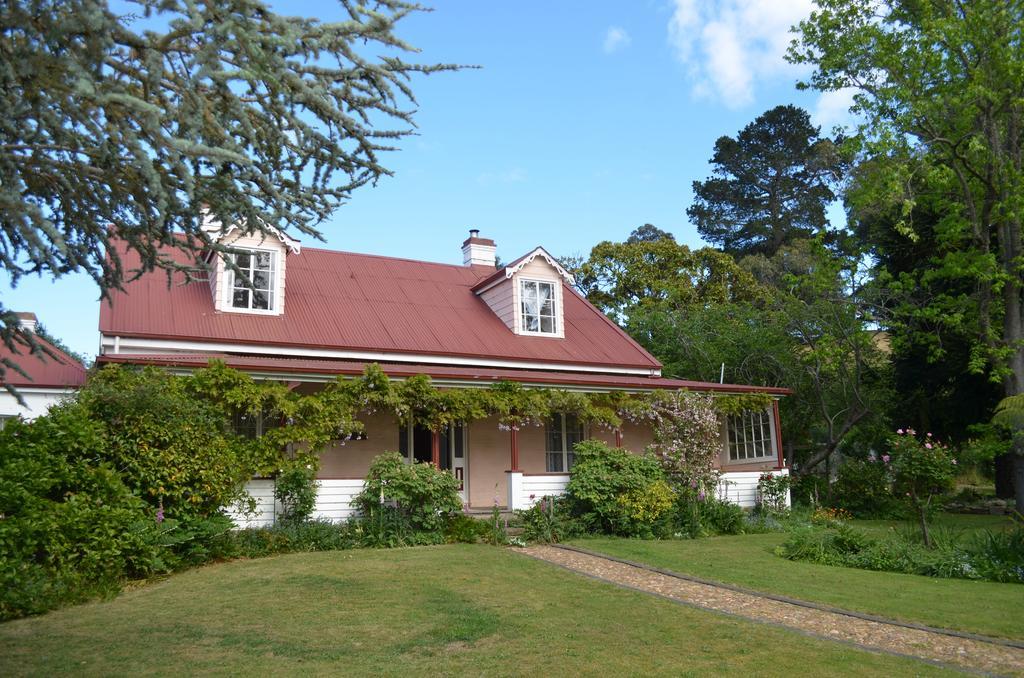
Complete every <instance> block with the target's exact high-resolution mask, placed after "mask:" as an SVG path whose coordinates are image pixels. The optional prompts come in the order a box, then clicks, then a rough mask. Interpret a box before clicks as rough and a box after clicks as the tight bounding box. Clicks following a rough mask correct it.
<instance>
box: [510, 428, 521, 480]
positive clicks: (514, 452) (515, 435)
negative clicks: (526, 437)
mask: <svg viewBox="0 0 1024 678" xmlns="http://www.w3.org/2000/svg"><path fill="white" fill-rule="evenodd" d="M510 439H511V447H510V449H509V452H510V453H511V456H512V458H511V463H512V468H511V469H509V470H510V471H512V472H518V471H519V429H517V428H516V427H515V426H513V427H512V431H511V436H510Z"/></svg>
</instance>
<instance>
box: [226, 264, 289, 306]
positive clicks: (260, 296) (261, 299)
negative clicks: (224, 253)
mask: <svg viewBox="0 0 1024 678" xmlns="http://www.w3.org/2000/svg"><path fill="white" fill-rule="evenodd" d="M228 256H229V257H230V258H231V260H232V262H233V263H234V264H235V266H236V267H237V268H238V269H239V271H241V272H242V273H243V274H245V278H248V279H249V280H248V282H247V281H246V280H245V278H243V277H242V276H241V275H239V274H238V273H236V272H235V271H234V270H233V269H231V268H228V270H227V271H226V273H227V276H228V281H229V284H228V285H227V288H228V299H227V303H228V305H229V306H230V307H231V308H233V309H238V310H241V311H249V310H252V311H273V310H275V309H274V298H275V297H276V296H277V295H276V291H277V288H276V287H275V272H276V269H277V266H275V264H276V261H275V260H276V259H277V252H274V251H270V250H250V251H248V252H238V253H235V254H229V255H228Z"/></svg>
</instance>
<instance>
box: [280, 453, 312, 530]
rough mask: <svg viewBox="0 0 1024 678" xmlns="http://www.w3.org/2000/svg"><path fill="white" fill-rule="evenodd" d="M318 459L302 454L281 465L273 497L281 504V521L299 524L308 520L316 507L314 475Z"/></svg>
mask: <svg viewBox="0 0 1024 678" xmlns="http://www.w3.org/2000/svg"><path fill="white" fill-rule="evenodd" d="M319 468H320V464H319V459H317V458H316V457H314V456H312V455H307V454H302V455H299V456H298V457H296V458H295V459H291V460H289V461H288V462H286V463H285V464H283V465H282V468H281V471H280V472H279V473H278V474H277V477H276V478H275V480H274V497H275V498H276V499H277V500H278V501H279V502H281V506H282V507H283V509H284V510H283V513H282V515H281V520H283V521H285V522H293V523H301V522H303V521H306V520H309V517H310V516H311V515H313V509H314V508H315V507H316V493H317V488H318V486H317V482H316V474H317V471H318V470H319Z"/></svg>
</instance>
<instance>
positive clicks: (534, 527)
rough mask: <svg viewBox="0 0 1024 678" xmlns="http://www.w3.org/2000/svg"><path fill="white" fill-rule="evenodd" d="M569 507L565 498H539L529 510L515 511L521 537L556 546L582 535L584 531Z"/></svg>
mask: <svg viewBox="0 0 1024 678" xmlns="http://www.w3.org/2000/svg"><path fill="white" fill-rule="evenodd" d="M570 506H571V502H570V500H569V499H568V498H566V497H541V499H540V501H538V502H537V503H536V504H534V505H533V506H531V507H530V508H528V509H526V510H522V511H516V516H517V517H518V519H519V523H520V525H521V526H522V528H523V536H524V537H526V539H528V540H529V541H534V542H540V543H542V544H557V543H558V542H562V541H565V540H567V539H572V538H573V537H578V536H580V535H582V534H584V533H585V532H586V529H585V527H584V525H583V524H582V523H581V522H580V521H579V520H577V519H576V518H574V517H573V515H572V513H571V509H570Z"/></svg>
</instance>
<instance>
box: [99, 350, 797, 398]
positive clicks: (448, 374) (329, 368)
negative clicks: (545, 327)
mask: <svg viewBox="0 0 1024 678" xmlns="http://www.w3.org/2000/svg"><path fill="white" fill-rule="evenodd" d="M98 360H99V361H100V362H104V363H129V364H133V365H156V366H161V367H179V368H186V369H196V368H199V367H205V366H206V365H207V364H208V363H209V361H211V360H221V361H223V362H224V363H225V364H226V365H227V366H229V367H233V368H236V369H240V370H244V371H247V372H252V373H257V374H261V373H265V374H280V375H282V378H285V375H311V374H315V375H323V376H327V377H332V376H338V375H345V376H356V375H360V374H362V373H363V371H364V370H365V369H366V366H367V365H368V364H369V363H366V362H361V361H351V360H323V359H308V358H271V357H267V356H244V355H229V354H223V353H188V354H186V353H168V354H160V355H157V354H127V353H116V354H108V355H104V356H100V358H99V359H98ZM379 365H380V368H381V369H382V370H383V371H384V373H385V374H387V375H388V376H391V377H398V378H401V377H410V376H413V375H416V374H426V375H429V376H430V377H431V378H433V379H444V380H452V381H464V382H467V383H474V382H475V383H487V384H489V383H493V382H496V381H516V382H522V383H528V384H551V385H561V386H573V387H579V388H586V387H594V388H602V389H604V388H613V389H624V390H649V389H687V390H691V391H705V392H712V393H752V392H757V393H766V394H769V395H779V396H782V395H786V394H788V393H789V392H790V391H789V390H788V389H785V388H776V387H760V386H744V385H740V384H717V383H713V382H703V381H688V380H684V379H666V378H664V377H642V376H629V375H613V374H598V373H586V372H574V373H566V372H553V371H552V372H547V371H543V370H516V369H505V368H481V367H450V366H444V365H415V364H413V365H409V364H404V363H380V364H379Z"/></svg>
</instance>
